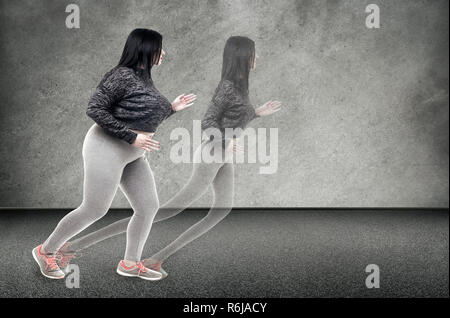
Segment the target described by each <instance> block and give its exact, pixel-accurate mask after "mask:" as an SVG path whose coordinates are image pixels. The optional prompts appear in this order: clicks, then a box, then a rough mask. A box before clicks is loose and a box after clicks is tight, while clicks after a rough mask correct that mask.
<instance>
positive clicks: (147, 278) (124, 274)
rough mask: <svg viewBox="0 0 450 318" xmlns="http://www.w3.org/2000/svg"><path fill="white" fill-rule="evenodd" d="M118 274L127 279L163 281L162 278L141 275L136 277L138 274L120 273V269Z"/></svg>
mask: <svg viewBox="0 0 450 318" xmlns="http://www.w3.org/2000/svg"><path fill="white" fill-rule="evenodd" d="M116 272H117V274H119V275H121V276H125V277H139V278H141V279H145V280H151V281H156V280H160V279H162V276H161V277H155V278H151V277H144V276H140V275H136V274H128V273H124V272H122V271H120V270H119V269H117V270H116Z"/></svg>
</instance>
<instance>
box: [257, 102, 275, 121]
mask: <svg viewBox="0 0 450 318" xmlns="http://www.w3.org/2000/svg"><path fill="white" fill-rule="evenodd" d="M280 109H281V102H279V101H276V100H275V101H268V102H267V103H265V104H264V105H262V106H261V107H258V108H256V109H255V112H256V115H257V116H260V117H262V116H268V115H271V114H273V113H275V112H277V111H279V110H280Z"/></svg>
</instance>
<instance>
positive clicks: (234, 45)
mask: <svg viewBox="0 0 450 318" xmlns="http://www.w3.org/2000/svg"><path fill="white" fill-rule="evenodd" d="M254 60H255V42H254V41H253V40H251V39H249V38H248V37H245V36H231V37H229V38H228V40H227V42H226V43H225V48H224V50H223V63H222V78H221V80H222V81H223V80H229V81H231V82H233V83H234V84H235V85H236V87H237V88H238V89H240V90H241V91H242V93H243V94H245V95H247V94H248V75H249V72H250V68H251V67H252V65H253V62H254Z"/></svg>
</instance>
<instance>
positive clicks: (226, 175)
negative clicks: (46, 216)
mask: <svg viewBox="0 0 450 318" xmlns="http://www.w3.org/2000/svg"><path fill="white" fill-rule="evenodd" d="M256 57H257V55H256V53H255V43H254V42H253V41H252V40H251V39H249V38H247V37H242V36H232V37H230V38H229V39H228V40H227V42H226V44H225V49H224V52H223V65H222V76H221V81H220V82H219V85H218V86H217V88H216V90H215V93H214V96H213V98H212V100H211V102H210V104H209V107H208V110H207V111H206V114H205V116H204V118H203V120H202V130H203V131H204V132H205V133H206V135H209V137H210V138H209V139H207V140H205V141H204V142H203V143H202V144H201V145H200V146H199V148H198V149H196V151H195V154H194V160H193V162H194V164H193V170H192V174H191V177H190V179H189V181H188V182H187V184H186V185H185V186H184V187H183V188H182V189H181V190H180V191H179V192H178V193H177V194H176V195H175V196H174V197H172V198H171V199H170V200H169V201H168V202H167V203H165V204H164V205H163V206H161V208H160V210H159V212H158V213H157V214H156V217H155V219H154V222H159V221H162V220H166V219H168V218H170V217H173V216H175V215H177V214H178V213H180V212H181V211H183V210H184V209H185V208H186V207H188V206H190V205H191V204H192V203H193V202H194V201H195V200H197V199H198V198H199V197H200V196H201V195H202V194H203V193H204V192H205V191H206V190H207V189H208V187H209V186H210V185H212V187H213V190H214V203H213V205H212V207H211V209H210V210H209V212H208V214H207V215H206V216H205V217H204V218H203V219H201V220H200V221H199V222H197V223H195V224H194V225H193V226H191V227H190V228H189V229H187V230H186V231H185V232H184V233H182V234H181V235H180V236H179V237H178V238H177V239H176V240H174V241H173V242H172V243H170V244H169V245H168V246H166V247H165V248H164V249H162V250H161V251H159V252H158V253H156V254H154V255H153V256H152V257H150V258H148V259H145V260H144V265H145V266H148V267H150V268H152V269H154V270H157V271H159V272H161V273H162V278H164V277H166V276H167V273H166V272H165V271H164V270H163V269H162V268H161V264H162V262H163V261H164V260H165V259H166V258H167V257H169V256H170V255H172V254H173V253H175V252H176V251H178V250H179V249H180V248H182V247H183V246H185V245H186V244H188V243H189V242H191V241H192V240H194V239H196V238H198V237H199V236H201V235H202V234H204V233H206V232H207V231H208V230H210V229H211V228H212V227H213V226H214V225H216V224H217V223H218V222H219V221H220V220H222V219H223V218H224V217H225V216H226V215H227V214H228V213H229V212H230V210H231V208H232V206H233V195H234V164H233V162H232V158H231V159H230V156H232V154H233V152H236V151H239V149H240V147H239V146H237V143H236V140H235V139H231V140H228V139H226V138H224V137H225V133H224V131H225V128H227V127H228V128H241V129H244V128H245V127H246V125H247V124H248V123H249V122H250V121H251V120H252V119H254V118H256V117H259V116H266V115H270V114H272V113H274V112H276V111H278V110H280V107H281V106H280V105H281V103H280V102H278V101H270V102H267V103H265V104H264V105H263V106H261V107H258V108H257V109H256V110H255V109H254V108H253V106H252V105H251V104H250V101H249V98H248V77H249V72H250V70H251V69H254V68H255V66H256ZM210 128H216V129H218V130H219V131H220V132H221V133H222V139H218V140H215V139H214V138H213V137H212V136H213V134H209V132H211V130H210ZM237 137H239V136H237ZM216 146H219V147H218V148H221V149H222V151H219V152H217V153H216V152H215V151H214V150H215V149H217V147H216ZM202 152H203V153H205V152H210V153H212V156H213V158H214V162H213V163H205V162H202V160H201V156H202ZM129 220H130V218H125V219H122V220H119V221H117V222H115V223H113V224H111V225H109V226H107V227H104V228H102V229H100V230H98V231H95V232H93V233H90V234H88V235H85V236H83V237H81V238H78V239H76V240H74V241H72V242H69V243H68V244H67V245H66V246H65V247H64V249H62V257H63V261H62V262H63V265H62V266H66V265H67V263H68V261H70V259H71V258H72V257H73V256H75V255H76V254H77V252H79V251H81V250H83V249H85V248H87V247H88V246H91V245H92V244H95V243H98V242H100V241H102V240H104V239H106V238H109V237H112V236H114V235H117V234H120V233H123V232H125V231H126V228H127V224H128V222H129Z"/></svg>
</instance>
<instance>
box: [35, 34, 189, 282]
mask: <svg viewBox="0 0 450 318" xmlns="http://www.w3.org/2000/svg"><path fill="white" fill-rule="evenodd" d="M164 54H165V52H164V50H163V49H162V36H161V34H159V33H158V32H156V31H153V30H149V29H135V30H134V31H132V32H131V33H130V35H129V36H128V38H127V41H126V44H125V47H124V49H123V53H122V56H121V59H120V61H119V64H118V65H117V66H115V67H114V68H112V69H111V70H110V71H108V72H107V73H106V74H105V75H104V77H103V79H102V80H101V82H100V84H99V85H98V86H97V89H96V91H95V93H94V94H93V96H92V97H91V99H90V101H89V104H88V107H87V111H86V114H87V115H88V116H89V117H90V118H92V119H93V120H94V121H95V123H94V124H93V125H92V126H91V127H90V128H89V130H88V132H87V134H86V136H85V139H84V142H83V149H82V155H83V162H84V188H83V201H82V203H81V205H80V206H79V207H78V208H76V209H75V210H73V211H71V212H70V213H69V214H67V215H66V216H65V217H64V218H62V220H61V221H60V222H59V223H58V225H57V226H56V228H55V230H54V231H53V233H51V235H50V236H49V237H48V238H47V239H46V240H45V242H44V243H43V244H40V245H38V246H37V247H35V248H34V249H33V257H34V259H35V260H36V262H37V263H38V264H39V266H40V269H41V272H42V274H43V275H44V276H46V277H48V278H52V279H61V278H63V277H64V276H65V272H64V268H60V267H59V264H61V263H60V262H61V261H62V258H63V257H62V254H61V252H60V248H61V247H62V246H63V245H64V244H65V243H66V242H67V240H69V239H70V238H72V237H73V236H74V235H76V234H78V233H79V232H81V231H82V230H84V229H85V228H87V227H88V226H89V225H91V224H92V223H94V222H95V221H97V220H98V219H100V218H101V217H103V216H104V215H105V214H106V213H107V211H108V209H109V208H110V205H111V203H112V200H113V198H114V196H115V194H116V191H117V188H118V187H119V186H120V188H121V190H122V191H123V192H124V194H125V195H126V197H127V199H128V200H129V202H130V204H131V206H132V208H133V210H134V214H133V216H132V217H131V219H130V220H129V222H128V224H127V227H126V229H125V230H126V232H127V243H126V251H125V257H124V259H123V260H121V261H120V262H119V264H118V267H117V273H118V274H120V275H123V276H128V277H140V278H143V279H146V280H158V279H160V278H161V273H160V272H158V271H154V270H152V269H149V268H146V267H145V266H144V265H143V263H142V261H141V253H142V249H143V247H144V244H145V241H146V240H147V237H148V235H149V232H150V229H151V225H152V222H153V218H154V217H155V214H156V212H157V211H158V208H159V201H158V196H157V191H156V187H155V180H154V177H153V172H152V170H151V168H150V165H149V162H148V160H147V158H146V156H145V154H146V152H147V151H151V150H158V149H159V142H157V141H155V140H153V139H152V136H153V134H154V133H155V131H156V129H157V127H158V125H159V124H160V123H161V122H162V121H163V120H165V119H166V118H168V117H169V116H170V115H172V114H173V113H174V112H175V111H178V110H181V109H184V108H186V107H189V106H191V105H192V103H193V101H194V100H195V95H193V94H189V95H186V96H185V95H184V94H182V95H180V96H178V97H177V98H176V99H175V101H174V102H173V103H170V102H169V101H168V100H167V99H166V98H165V97H164V96H163V95H162V94H161V93H160V92H159V91H158V90H157V89H156V87H155V86H154V84H153V81H152V78H151V68H152V66H154V65H159V64H161V62H162V59H163V55H164ZM63 267H64V266H63Z"/></svg>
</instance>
